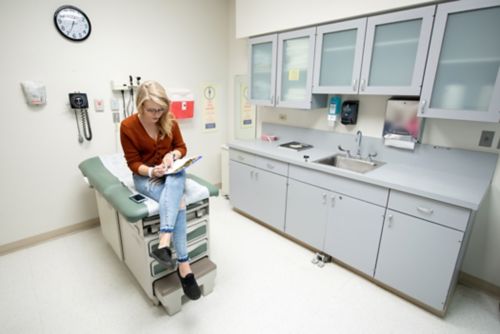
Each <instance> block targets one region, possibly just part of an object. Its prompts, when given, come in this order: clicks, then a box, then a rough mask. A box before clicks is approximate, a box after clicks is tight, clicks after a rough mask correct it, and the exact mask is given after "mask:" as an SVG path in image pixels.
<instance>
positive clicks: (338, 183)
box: [289, 166, 389, 207]
mask: <svg viewBox="0 0 500 334" xmlns="http://www.w3.org/2000/svg"><path fill="white" fill-rule="evenodd" d="M289 177H290V178H291V179H295V180H298V181H302V182H305V183H308V184H312V185H314V186H317V187H321V188H324V189H328V190H332V191H335V192H337V193H341V194H344V195H348V196H351V197H354V198H357V199H361V200H363V201H366V202H370V203H373V204H377V205H380V206H383V207H385V205H386V203H387V195H388V193H389V190H388V189H387V188H383V187H379V186H375V185H372V184H368V183H364V182H359V181H355V180H350V179H347V178H345V177H341V176H336V175H332V174H328V173H322V172H318V171H315V170H311V169H307V168H302V167H298V166H290V170H289Z"/></svg>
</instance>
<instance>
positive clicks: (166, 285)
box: [154, 257, 217, 315]
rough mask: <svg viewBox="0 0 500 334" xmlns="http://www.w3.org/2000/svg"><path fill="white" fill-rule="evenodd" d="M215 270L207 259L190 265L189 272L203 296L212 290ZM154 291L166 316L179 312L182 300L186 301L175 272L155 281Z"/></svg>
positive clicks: (213, 265)
mask: <svg viewBox="0 0 500 334" xmlns="http://www.w3.org/2000/svg"><path fill="white" fill-rule="evenodd" d="M216 269H217V266H216V265H215V263H213V262H212V261H210V259H209V258H208V257H204V258H202V259H200V260H198V261H196V262H194V263H192V264H191V270H192V271H193V273H194V275H195V277H196V281H197V282H198V285H199V286H200V288H201V294H202V295H203V296H206V295H208V294H209V293H211V292H212V291H213V289H214V284H215V276H216V273H217V270H216ZM154 290H155V295H156V298H158V300H159V301H160V303H161V304H162V305H163V307H164V308H165V310H166V311H167V314H168V315H174V314H175V313H177V312H179V311H180V310H181V306H182V301H183V299H185V300H187V298H186V297H184V298H183V296H184V291H182V286H181V282H180V281H179V277H177V273H176V272H173V273H171V274H169V275H167V276H165V277H163V278H161V279H159V280H157V281H155V282H154Z"/></svg>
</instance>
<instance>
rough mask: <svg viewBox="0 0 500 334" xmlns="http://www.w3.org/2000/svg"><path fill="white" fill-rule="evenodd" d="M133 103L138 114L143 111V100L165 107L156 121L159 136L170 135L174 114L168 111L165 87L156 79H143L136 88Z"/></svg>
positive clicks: (168, 103) (168, 101) (168, 102)
mask: <svg viewBox="0 0 500 334" xmlns="http://www.w3.org/2000/svg"><path fill="white" fill-rule="evenodd" d="M135 101H136V102H135V105H136V107H137V110H138V112H139V114H141V115H142V114H143V113H144V108H143V105H144V102H146V101H152V102H154V103H156V104H159V105H160V106H162V107H163V108H165V112H164V113H163V114H162V115H161V117H160V120H159V121H158V123H159V125H158V128H159V130H160V136H161V137H164V136H165V135H167V136H169V137H171V136H172V126H173V124H174V122H175V117H174V115H173V114H172V113H171V112H170V100H169V98H168V96H167V93H166V92H165V88H163V86H162V85H160V84H159V83H158V82H156V81H152V80H150V81H145V82H143V83H142V84H141V85H140V86H139V88H138V89H137V99H136V100H135Z"/></svg>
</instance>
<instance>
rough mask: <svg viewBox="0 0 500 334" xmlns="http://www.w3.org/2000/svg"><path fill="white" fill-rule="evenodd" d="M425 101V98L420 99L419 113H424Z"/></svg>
mask: <svg viewBox="0 0 500 334" xmlns="http://www.w3.org/2000/svg"><path fill="white" fill-rule="evenodd" d="M426 103H427V101H426V100H422V101H421V102H420V113H421V114H423V113H424V111H425V104H426Z"/></svg>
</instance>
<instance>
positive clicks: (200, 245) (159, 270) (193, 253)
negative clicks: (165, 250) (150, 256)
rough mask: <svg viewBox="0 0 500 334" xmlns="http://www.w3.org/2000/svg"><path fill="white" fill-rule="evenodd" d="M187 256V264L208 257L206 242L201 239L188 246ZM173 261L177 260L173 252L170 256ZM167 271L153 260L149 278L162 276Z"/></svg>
mask: <svg viewBox="0 0 500 334" xmlns="http://www.w3.org/2000/svg"><path fill="white" fill-rule="evenodd" d="M188 254H189V262H194V261H196V260H198V259H201V258H202V257H204V256H207V255H208V240H207V239H202V240H200V241H198V242H196V243H194V244H192V245H189V246H188ZM172 256H173V258H174V259H177V254H176V253H175V251H174V252H173V254H172ZM166 271H167V269H166V268H165V266H164V265H162V264H161V263H158V261H156V260H154V261H153V262H151V276H153V277H156V276H161V275H163V274H164V273H165V272H166Z"/></svg>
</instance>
